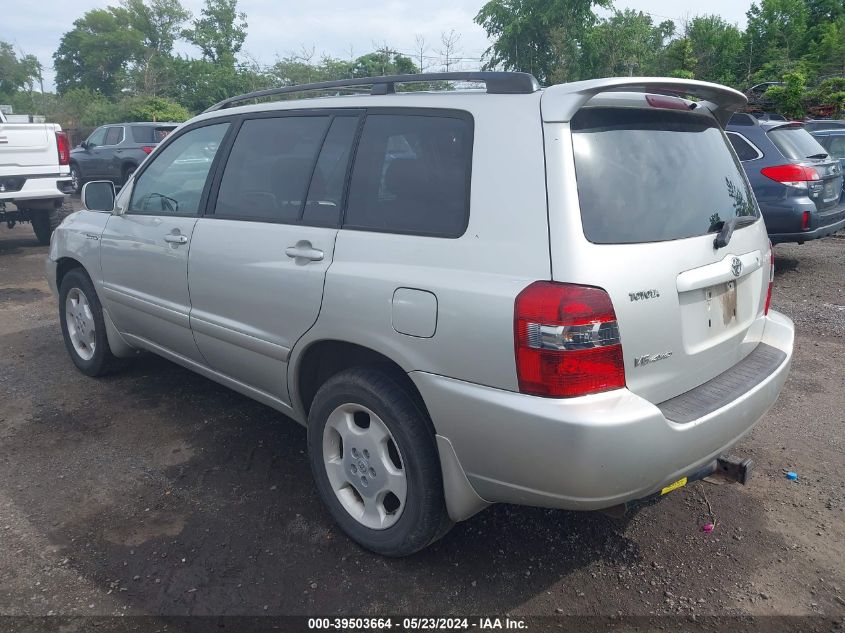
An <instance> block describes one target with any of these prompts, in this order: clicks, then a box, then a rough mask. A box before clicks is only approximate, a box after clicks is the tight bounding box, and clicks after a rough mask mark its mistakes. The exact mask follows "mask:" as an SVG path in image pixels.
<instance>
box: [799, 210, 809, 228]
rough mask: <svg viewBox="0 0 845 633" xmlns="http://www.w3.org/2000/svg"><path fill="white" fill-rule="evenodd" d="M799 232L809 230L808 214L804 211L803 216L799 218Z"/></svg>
mask: <svg viewBox="0 0 845 633" xmlns="http://www.w3.org/2000/svg"><path fill="white" fill-rule="evenodd" d="M801 230H802V231H809V230H810V212H809V211H804V213H803V215H802V216H801Z"/></svg>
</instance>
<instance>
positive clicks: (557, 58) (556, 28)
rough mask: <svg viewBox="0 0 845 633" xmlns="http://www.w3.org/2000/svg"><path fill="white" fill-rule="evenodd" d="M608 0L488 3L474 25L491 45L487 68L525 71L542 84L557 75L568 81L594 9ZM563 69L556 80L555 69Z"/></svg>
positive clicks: (607, 4) (491, 0) (493, 0)
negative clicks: (478, 25) (491, 40)
mask: <svg viewBox="0 0 845 633" xmlns="http://www.w3.org/2000/svg"><path fill="white" fill-rule="evenodd" d="M594 6H598V7H604V8H609V7H610V6H611V0H489V1H488V2H487V3H486V4H485V5H484V6H483V7H481V10H480V11H479V12H478V15H476V16H475V22H476V23H477V24H480V25H481V26H482V27H483V28H484V30H485V31H487V36H488V37H490V38H492V39H493V40H494V41H493V44H492V45H491V46H490V47H489V48H488V49H487V50H486V51H485V53H484V57H485V58H486V62H485V64H484V68H485V69H493V68H497V67H502V68H504V69H505V70H524V71H528V72H530V73H533V74H534V75H535V76H536V77H537V79H538V80H539V81H540V82H541V83H548V81H549V80H550V79H551V78H552V77H553V75H555V79H556V80H565V79H568V75H570V74H571V72H572V71H571V69H572V68H573V67H574V64H573V62H574V57H575V56H576V55H577V53H578V47H579V44H580V42H581V41H582V38H583V36H584V34H585V32H586V30H587V29H588V28H589V27H590V26H592V25H593V24H594V23H595V21H596V16H595V14H594V13H593V7H594ZM561 67H563V68H566V69H567V72H566V73H564V75H565V76H560V73H559V72H558V73H557V74H556V71H559V69H560V68H561Z"/></svg>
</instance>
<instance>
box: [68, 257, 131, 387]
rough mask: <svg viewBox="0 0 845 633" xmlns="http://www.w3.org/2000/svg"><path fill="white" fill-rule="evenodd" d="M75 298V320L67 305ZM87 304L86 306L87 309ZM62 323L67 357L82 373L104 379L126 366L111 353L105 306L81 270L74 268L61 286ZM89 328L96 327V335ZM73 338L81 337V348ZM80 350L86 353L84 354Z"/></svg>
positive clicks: (94, 331) (94, 329)
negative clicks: (81, 299)
mask: <svg viewBox="0 0 845 633" xmlns="http://www.w3.org/2000/svg"><path fill="white" fill-rule="evenodd" d="M80 295H81V296H82V297H83V298H84V302H83V301H80V300H79V296H80ZM69 298H70V299H71V300H70V301H69ZM74 298H76V299H77V301H76V306H75V307H76V310H77V311H78V312H80V314H79V315H78V316H76V317H75V316H74V315H73V314H71V315H68V304H69V303H71V304H72V303H74V301H73V299H74ZM85 305H87V310H86V309H85ZM83 313H84V314H83ZM68 316H70V322H71V323H72V327H73V331H71V330H70V327H71V325H70V324H69V322H68V321H69V319H68ZM59 322H60V323H61V326H62V336H63V337H64V340H65V347H66V348H67V351H68V354H70V358H71V360H72V361H73V364H74V365H76V367H77V368H78V369H79V371H81V372H82V373H83V374H85V375H86V376H104V375H106V374H109V373H111V372H113V371H115V370H117V369H120V368H121V367H122V366H123V364H124V363H123V361H122V360H121V359H119V358H116V357H115V356H114V354H112V352H111V348H110V347H109V340H108V337H107V336H106V323H105V320H104V318H103V307H102V305H100V300H99V298H98V297H97V292H96V291H95V290H94V284H93V283H91V279H90V278H89V277H88V275H87V274H86V273H85V271H84V270H83V269H82V268H74V269H73V270H71V271H70V272H68V273H67V274H66V275H65V276H64V278H63V279H62V283H61V286H60V287H59ZM90 326H93V336H91V335H90V334H89V332H90V329H89V328H90ZM80 333H81V334H80ZM74 336H75V337H76V339H77V341H79V340H80V336H81V339H82V345H80V344H78V343H77V342H75V341H74ZM80 349H82V350H84V353H83V352H82V351H80Z"/></svg>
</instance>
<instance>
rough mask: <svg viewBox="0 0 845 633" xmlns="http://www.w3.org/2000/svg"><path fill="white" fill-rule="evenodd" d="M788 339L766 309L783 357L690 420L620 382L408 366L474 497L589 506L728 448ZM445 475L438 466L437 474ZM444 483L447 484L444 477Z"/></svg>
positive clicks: (759, 405) (782, 376) (776, 375)
mask: <svg viewBox="0 0 845 633" xmlns="http://www.w3.org/2000/svg"><path fill="white" fill-rule="evenodd" d="M793 341H794V328H793V325H792V322H791V321H790V320H789V319H788V318H787V317H785V316H783V315H781V314H779V313H776V312H770V313H769V316H768V317H767V319H766V326H765V329H764V334H763V338H762V341H761V342H763V343H766V344H767V345H770V346H772V347H773V348H776V349H777V350H780V351H781V352H782V353H783V355H784V360H783V362H782V363H781V364H780V365H779V366H777V368H776V369H775V370H774V371H773V372H772V373H771V374H769V375H768V376H767V377H765V378H764V379H763V380H761V381H760V382H759V383H757V384H755V385H754V386H753V387H751V388H750V389H749V390H748V391H746V392H745V393H743V394H742V395H740V396H738V397H737V398H735V399H734V400H732V401H731V402H729V403H728V404H726V405H724V406H721V407H719V408H718V409H716V410H714V411H712V412H710V413H708V414H706V415H703V416H702V417H700V418H698V419H695V420H693V421H691V422H687V423H676V422H673V421H671V420H668V419H667V418H666V417H665V416H664V414H663V413H662V412H661V410H660V408H658V407H657V406H655V405H654V404H652V403H650V402H648V401H646V400H644V399H643V398H641V397H639V396H637V395H636V394H634V393H632V392H630V391H628V390H627V389H620V390H616V391H612V392H607V393H602V394H595V395H592V396H586V397H582V398H573V399H569V400H556V399H548V398H538V397H533V396H526V395H522V394H518V393H514V392H509V391H503V390H499V389H492V388H490V387H484V386H480V385H475V384H470V383H466V382H462V381H459V380H454V379H451V378H445V377H443V376H437V375H433V374H428V373H423V372H411V374H410V376H411V377H412V379H413V380H414V382H415V383H416V385H417V387H418V388H419V390H420V392H421V393H422V396H423V398H424V399H425V402H426V405H427V406H428V409H429V412H430V414H431V417H432V420H433V422H434V426H435V428H436V430H437V434H438V435H439V436H441V437H443V438H446V439H448V441H449V442H450V443H451V445H452V447H453V448H454V454H455V457H456V458H457V461H458V462H459V464H460V467H461V470H462V472H461V473H460V474H461V475H465V476H466V481H468V482H469V484H470V485H471V486H472V489H473V490H474V492H475V493H476V494H477V495H478V496H479V497H481V499H483V500H484V501H487V502H506V503H518V504H524V505H534V506H543V507H552V508H566V509H578V510H596V509H602V508H608V507H611V506H616V505H618V504H622V503H626V502H628V501H632V500H636V499H641V498H643V497H647V496H649V495H651V494H653V493H654V492H655V491H659V490H660V489H661V488H663V487H664V486H667V485H668V484H670V483H672V482H674V481H676V480H678V479H680V478H681V477H683V476H685V475H688V474H691V473H694V472H696V471H697V470H700V469H701V468H703V467H704V466H706V465H707V464H709V463H711V462H713V460H714V459H716V458H717V457H718V456H719V455H721V454H722V453H724V452H726V451H727V450H729V449H730V448H731V446H733V445H734V444H735V443H736V442H737V441H739V440H740V439H741V438H742V437H743V436H744V435H745V434H746V433H748V432H749V431H750V430H751V428H752V427H753V426H754V424H755V423H756V422H757V421H758V420H759V419H760V418H761V417H762V416H763V415H764V414H765V413H766V411H768V409H769V408H770V407H771V406H772V405H773V404H774V403H775V401H776V400H777V398H778V395H779V394H780V391H781V389H782V388H783V384H784V382H785V381H786V378H787V375H788V373H789V367H790V364H791V360H792V349H793ZM450 477H454V474H452V475H449V474H448V473H444V480H448V479H449V478H450ZM444 484H445V486H446V489H447V493H448V490H449V489H450V486H451V482H450V481H444ZM447 496H448V495H447ZM447 501H448V499H447ZM450 514H453V511H452V508H451V507H450ZM454 514H460V512H457V511H456V512H454Z"/></svg>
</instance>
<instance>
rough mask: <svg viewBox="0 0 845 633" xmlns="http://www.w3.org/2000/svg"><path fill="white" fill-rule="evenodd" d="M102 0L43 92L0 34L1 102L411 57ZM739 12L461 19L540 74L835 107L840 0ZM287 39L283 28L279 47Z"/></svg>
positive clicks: (75, 110) (527, 1)
mask: <svg viewBox="0 0 845 633" xmlns="http://www.w3.org/2000/svg"><path fill="white" fill-rule="evenodd" d="M112 1H113V6H106V7H105V8H99V9H94V10H91V11H88V12H86V13H85V14H84V15H82V17H80V18H79V19H77V20H76V21H75V22H74V23H73V26H72V28H70V29H69V30H68V31H67V32H66V33H65V34H64V36H63V37H62V38H61V41H60V43H59V47H58V49H57V50H56V52H55V54H54V55H53V60H54V65H55V69H56V87H57V92H58V94H57V95H52V94H47V93H43V92H41V91H39V90H38V89H37V88H38V87H39V85H40V83H41V76H42V66H41V64H40V63H39V61H38V60H37V59H36V58H35V57H34V56H32V55H26V54H24V53H22V52H16V51H15V49H14V48H13V47H12V46H11V45H10V44H8V43H5V42H0V99H2V102H4V103H11V104H13V106H14V107H15V110H16V111H18V112H29V113H33V114H45V115H46V116H48V117H49V118H50V119H51V120H55V121H57V122H59V123H61V124H62V125H65V126H68V127H71V128H90V127H93V126H96V125H100V124H103V123H107V122H114V121H120V120H140V119H155V120H164V119H168V120H177V121H181V120H184V119H186V118H187V117H189V116H190V115H191V113H195V112H199V111H202V110H204V109H205V108H207V107H208V106H210V105H212V104H214V103H215V102H217V101H220V100H222V99H225V98H227V97H230V96H232V95H234V94H239V93H244V92H250V91H254V90H258V89H261V88H266V87H270V86H280V85H296V84H303V83H312V82H318V81H328V80H332V79H345V78H354V77H365V76H371V75H381V74H408V73H416V72H418V71H419V69H418V68H417V66H416V64H415V63H414V62H413V61H412V60H411V59H410V58H409V57H408V56H406V55H403V54H401V53H398V52H396V51H394V50H392V49H391V48H390V47H389V46H388V45H387V44H386V43H385V44H384V45H382V46H380V47H379V48H378V50H376V51H374V52H371V53H367V54H364V55H361V56H359V57H357V58H354V57H353V56H350V57H349V58H348V59H337V58H334V57H329V56H322V57H318V58H315V57H314V50H313V49H311V50H310V51H309V50H308V49H305V48H303V49H302V50H301V52H300V54H288V55H287V56H285V57H281V58H277V60H276V62H275V63H274V64H273V65H271V66H269V67H262V66H260V65H259V64H258V63H257V62H255V61H254V60H251V59H249V58H248V56H246V55H244V54H243V53H242V48H243V45H244V42H245V39H246V32H247V31H246V29H247V23H246V15H245V14H244V13H243V12H241V11H240V10H239V9H238V0H204V4H203V6H202V8H201V10H200V13H199V15H197V16H192V15H191V13H190V12H189V11H187V10H186V9H185V8H184V6H183V5H182V1H183V0H112ZM599 8H603V9H606V10H607V11H606V12H604V13H605V15H603V17H599V16H598V15H596V13H595V11H596V10H597V9H599ZM747 16H748V24H747V27H746V29H745V30H744V31H740V29H739V28H737V26H736V25H733V24H729V23H727V22H726V21H725V20H724V19H723V18H721V17H719V16H717V15H698V16H694V17H691V18H689V19H688V20H687V21H685V22H684V24H683V25H682V26H680V27H678V26H677V25H676V24H675V23H673V22H672V21H670V20H666V21H662V22H657V21H655V19H654V17H653V16H651V15H649V14H646V13H644V12H642V11H637V10H632V9H623V8H620V9H615V8H614V7H613V5H612V0H488V1H487V2H486V3H485V4H483V6H482V7H481V9H480V10H479V12H478V14H477V15H476V17H475V21H476V23H478V24H479V25H481V26H482V27H483V28H484V29H485V30H486V32H487V34H488V36H489V37H490V38H491V40H492V44H491V46H490V48H489V49H488V50H487V51H486V53H485V60H484V62H485V64H484V67H485V68H487V69H505V70H523V71H528V72H531V73H533V74H534V75H535V76H536V77H537V78H538V79H539V80H540V82H541V83H545V84H549V83H559V82H564V81H573V80H579V79H590V78H594V77H606V76H614V75H615V76H619V75H658V76H659V75H668V76H673V77H683V78H695V79H700V80H705V81H715V82H718V83H723V84H727V85H731V86H734V87H736V88H739V89H741V90H744V89H746V88H748V87H750V86H752V85H754V84H757V83H761V82H764V81H782V82H783V83H784V85H783V86H777V87H775V88H772V89H771V90H770V91H769V92H768V93H767V94H766V99H767V100H771V101H772V102H773V103H775V104H776V107H778V108H779V109H781V110H782V112H783V113H784V114H787V115H789V116H795V117H798V116H801V115H803V114H804V113H805V112H806V111H809V112H810V113H816V112H823V111H824V112H827V111H829V110H830V109H831V108H835V109H836V111H837V113H838V114H842V113H843V109H845V2H843V0H753V2H752V4H751V7H750V9H749V10H748V13H747ZM283 35H284V34H283ZM290 37H291V38H292V39H293V40H295V38H296V35H295V34H292V35H290ZM459 37H460V34H459V33H455V32H454V31H452V32H451V33H449V35H448V37H447V35H446V34H444V35H443V38H442V40H443V43H444V49H445V48H446V47H447V42H451V44H450V45H449V47H450V51H449V52H444V50H441V51H439V53H440V55H441V57H444V58H445V59H446V61H445V63H444V66H445V67H447V68H448V67H451V66H452V65H453V64H455V57H460V54H459V53H457V54H456V50H455V47H454V44H455V43H456V42H457V40H458V38H459ZM185 43H188V44H192V45H194V46H196V47H197V49H198V51H197V53H196V54H195V55H193V56H185V55H176V54H175V53H174V51H175V50H184V48H183V46H177V44H182V45H184V44H185ZM292 43H295V42H291V41H290V40H284V39H283V40H281V41H280V42H279V47H280V48H281V47H283V46H286V45H290V44H292ZM423 51H425V48H424V46H423ZM423 54H424V52H420V53H419V55H420V56H421V57H420V58H419V59H420V60H422V59H423V58H422V55H423ZM419 63H423V62H422V61H419ZM437 87H439V88H448V87H449V86H448V85H446V84H445V83H444V84H443V85H438V86H437ZM426 88H427V86H423V85H414V84H409V85H406V86H405V87H404V89H407V90H417V89H426ZM817 108H819V109H817Z"/></svg>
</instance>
